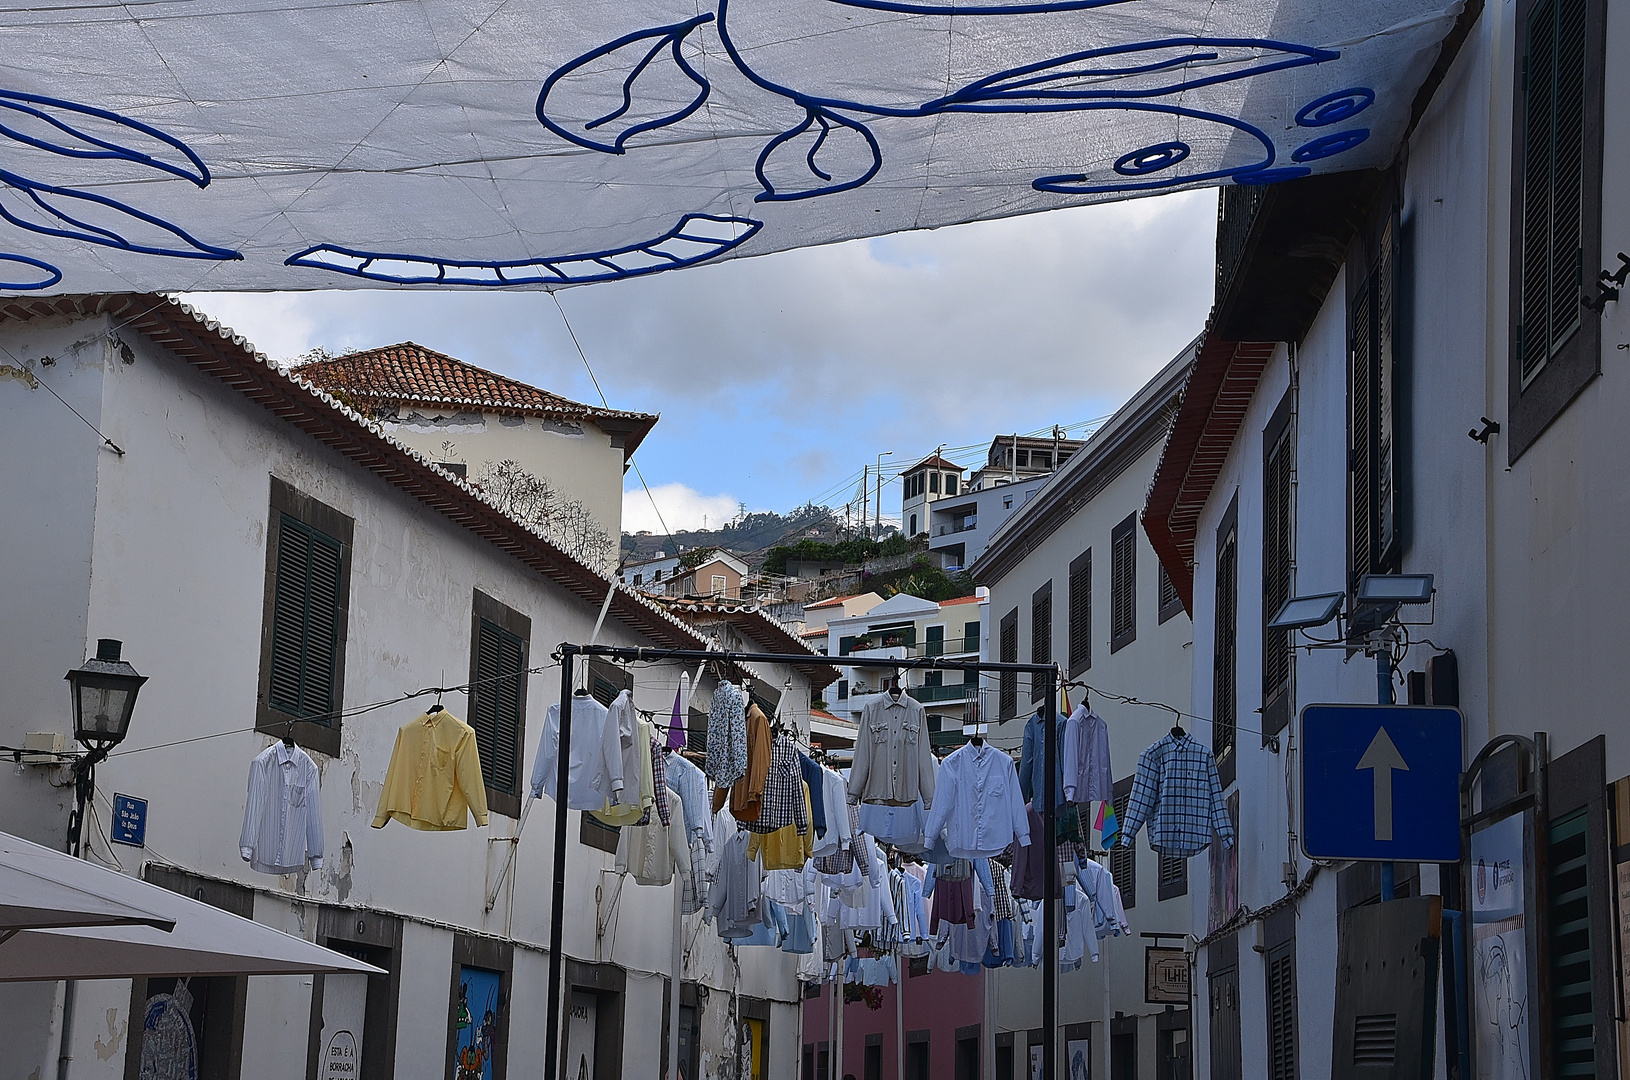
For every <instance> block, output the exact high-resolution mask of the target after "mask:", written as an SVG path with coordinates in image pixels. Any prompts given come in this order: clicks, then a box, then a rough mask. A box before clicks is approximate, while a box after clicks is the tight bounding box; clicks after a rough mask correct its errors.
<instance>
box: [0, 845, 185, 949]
mask: <svg viewBox="0 0 1630 1080" xmlns="http://www.w3.org/2000/svg"><path fill="white" fill-rule="evenodd" d="M106 875H107V871H106V870H103V869H102V868H100V867H97V866H92V865H91V864H90V863H86V862H81V861H79V860H78V859H70V858H69V857H68V856H66V855H63V854H62V853H60V852H56V851H52V850H50V849H49V848H43V847H41V846H39V845H38V844H31V843H29V842H28V841H26V840H19V839H18V838H17V837H15V836H10V835H7V834H6V833H0V939H4V938H6V937H9V936H10V935H11V934H13V933H15V932H16V931H18V930H41V929H45V928H48V927H62V926H115V925H121V924H142V925H147V926H154V927H157V928H159V929H161V930H168V929H170V928H171V927H172V926H174V925H175V920H174V919H172V918H169V917H167V916H164V915H160V914H158V913H157V912H154V911H151V910H147V909H145V908H141V907H137V906H135V905H133V904H130V903H126V902H125V901H123V900H118V899H115V898H113V897H111V896H108V895H106V894H105V892H104V890H103V889H101V888H99V886H100V885H102V884H103V882H101V881H100V880H99V878H104V877H106Z"/></svg>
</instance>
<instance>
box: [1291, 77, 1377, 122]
mask: <svg viewBox="0 0 1630 1080" xmlns="http://www.w3.org/2000/svg"><path fill="white" fill-rule="evenodd" d="M1374 104H1375V91H1374V90H1371V89H1370V88H1369V87H1367V86H1355V87H1353V88H1352V89H1350V90H1337V91H1336V92H1335V93H1333V94H1326V95H1324V96H1323V97H1319V98H1314V99H1313V100H1312V101H1310V102H1308V103H1307V104H1306V105H1303V106H1302V107H1301V109H1300V110H1298V111H1297V113H1296V122H1297V123H1298V124H1300V125H1301V126H1302V127H1324V126H1325V125H1326V124H1339V123H1341V122H1342V121H1343V120H1347V119H1349V118H1351V117H1354V116H1357V115H1358V114H1359V113H1361V112H1363V111H1364V110H1365V109H1367V108H1369V107H1370V106H1371V105H1374Z"/></svg>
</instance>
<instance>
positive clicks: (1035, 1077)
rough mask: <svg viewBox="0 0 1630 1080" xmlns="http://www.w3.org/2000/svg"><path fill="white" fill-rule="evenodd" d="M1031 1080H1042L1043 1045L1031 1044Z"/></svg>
mask: <svg viewBox="0 0 1630 1080" xmlns="http://www.w3.org/2000/svg"><path fill="white" fill-rule="evenodd" d="M1030 1080H1041V1044H1040V1043H1031V1044H1030Z"/></svg>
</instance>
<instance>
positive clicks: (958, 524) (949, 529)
mask: <svg viewBox="0 0 1630 1080" xmlns="http://www.w3.org/2000/svg"><path fill="white" fill-rule="evenodd" d="M977 528H979V519H978V518H977V517H966V518H963V519H962V520H960V521H954V522H952V523H951V524H949V525H941V526H940V527H939V528H938V529H937V530H935V532H934V535H935V536H952V535H955V534H956V533H960V532H968V531H969V530H970V529H977Z"/></svg>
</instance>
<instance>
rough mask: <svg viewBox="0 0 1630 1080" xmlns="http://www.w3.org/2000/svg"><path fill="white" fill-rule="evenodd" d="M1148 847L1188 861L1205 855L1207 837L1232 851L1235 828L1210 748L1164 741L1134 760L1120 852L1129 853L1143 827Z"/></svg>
mask: <svg viewBox="0 0 1630 1080" xmlns="http://www.w3.org/2000/svg"><path fill="white" fill-rule="evenodd" d="M1145 821H1147V822H1148V823H1149V846H1150V847H1151V848H1153V849H1154V850H1155V851H1158V852H1160V853H1161V854H1162V855H1168V856H1172V857H1174V858H1187V857H1188V856H1190V855H1195V854H1198V853H1199V852H1201V851H1204V850H1205V849H1206V847H1207V846H1209V845H1210V843H1211V837H1212V834H1213V833H1215V834H1216V836H1217V839H1219V840H1221V841H1222V844H1223V846H1224V847H1232V846H1233V845H1234V823H1233V822H1232V821H1231V820H1229V817H1228V807H1227V805H1226V804H1225V803H1224V802H1223V796H1222V784H1221V783H1220V782H1219V781H1218V779H1217V763H1216V761H1215V760H1214V759H1213V758H1212V756H1211V750H1210V748H1209V747H1205V746H1202V745H1200V744H1199V743H1198V742H1196V741H1195V740H1193V739H1191V738H1187V737H1184V738H1181V739H1179V738H1178V737H1177V736H1175V735H1167V736H1166V737H1165V738H1164V739H1161V740H1160V741H1159V742H1157V743H1155V744H1154V745H1153V746H1151V747H1149V748H1148V749H1147V750H1145V751H1144V752H1143V753H1142V754H1141V755H1140V756H1139V757H1138V771H1137V776H1136V778H1135V779H1134V780H1133V781H1132V795H1131V798H1130V799H1128V801H1127V805H1126V821H1125V822H1124V823H1123V824H1122V825H1121V846H1122V847H1131V846H1132V844H1133V841H1134V838H1135V837H1136V836H1137V834H1138V830H1139V829H1140V828H1142V827H1143V823H1144V822H1145Z"/></svg>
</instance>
